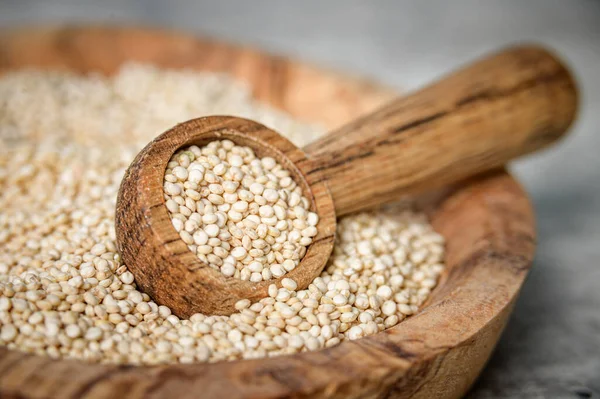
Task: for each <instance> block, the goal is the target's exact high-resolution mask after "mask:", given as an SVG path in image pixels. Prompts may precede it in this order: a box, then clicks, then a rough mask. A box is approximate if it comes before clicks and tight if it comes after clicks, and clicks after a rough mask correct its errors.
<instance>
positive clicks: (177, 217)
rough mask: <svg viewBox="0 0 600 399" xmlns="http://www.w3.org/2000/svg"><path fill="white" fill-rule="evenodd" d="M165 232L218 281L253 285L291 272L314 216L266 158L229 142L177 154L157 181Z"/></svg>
mask: <svg viewBox="0 0 600 399" xmlns="http://www.w3.org/2000/svg"><path fill="white" fill-rule="evenodd" d="M164 192H165V201H166V206H167V209H168V210H169V214H170V216H171V220H172V222H173V226H174V227H175V230H177V232H178V233H179V235H180V237H181V239H182V240H183V241H184V242H185V243H186V244H187V245H188V248H189V249H190V250H191V251H192V252H194V253H195V254H196V255H197V256H198V258H199V259H200V260H201V261H203V262H204V263H207V264H208V265H209V266H210V267H212V268H215V269H217V270H220V271H221V273H223V274H224V275H226V276H229V277H234V278H239V279H241V280H250V281H252V282H260V281H263V280H270V279H271V278H279V277H282V276H283V275H285V274H286V273H287V272H290V271H292V270H294V269H295V268H296V266H298V263H299V262H300V260H301V259H302V257H303V256H304V254H305V253H306V248H307V247H308V246H309V245H310V244H311V243H312V241H313V237H314V236H316V235H317V228H316V225H317V223H318V221H319V216H318V215H317V214H316V213H314V212H310V211H309V205H310V203H309V201H308V199H307V198H305V197H303V196H302V190H301V188H300V187H299V186H298V185H296V183H295V182H294V180H293V179H292V178H291V177H290V173H289V171H287V170H285V169H284V168H283V167H282V166H281V165H280V164H278V163H277V162H276V161H275V160H274V159H273V158H270V157H265V158H257V157H256V156H255V154H254V151H253V150H252V149H251V148H249V147H241V146H237V145H235V144H234V143H233V142H231V141H229V140H221V141H213V142H211V143H209V144H208V145H206V146H204V147H202V148H200V147H198V146H191V147H188V148H184V149H182V150H179V151H177V152H176V153H175V154H174V155H173V157H172V158H171V160H170V161H169V163H168V165H167V170H166V172H165V177H164Z"/></svg>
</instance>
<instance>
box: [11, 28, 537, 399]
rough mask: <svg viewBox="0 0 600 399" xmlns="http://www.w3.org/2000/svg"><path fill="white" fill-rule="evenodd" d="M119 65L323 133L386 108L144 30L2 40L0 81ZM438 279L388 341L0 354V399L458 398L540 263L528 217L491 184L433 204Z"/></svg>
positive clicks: (370, 88) (352, 84)
mask: <svg viewBox="0 0 600 399" xmlns="http://www.w3.org/2000/svg"><path fill="white" fill-rule="evenodd" d="M125 61H138V62H148V63H153V64H156V65H159V66H162V67H168V68H182V67H185V68H193V69H196V70H202V71H218V72H226V73H229V74H231V75H233V76H235V77H237V78H239V79H243V80H246V81H247V82H248V83H249V84H250V85H251V87H252V89H253V93H254V95H255V96H256V97H257V98H258V99H259V100H261V101H265V102H268V103H270V104H271V105H274V106H276V107H278V108H280V109H283V110H284V111H286V112H288V113H290V114H292V115H293V116H295V117H296V118H300V119H304V120H308V121H312V122H320V123H322V124H324V125H325V126H327V127H329V128H335V127H337V126H339V125H340V124H341V123H343V122H345V121H348V120H351V119H352V118H353V117H354V116H355V115H359V114H363V113H365V112H368V111H371V110H373V109H375V107H376V106H378V105H381V104H383V103H384V102H386V101H389V100H391V99H392V97H393V92H392V91H391V90H389V89H386V88H383V87H381V86H377V85H375V84H372V83H370V82H368V81H365V80H360V79H356V78H352V77H348V76H345V75H341V74H337V73H334V72H331V71H324V70H322V69H319V68H314V67H311V66H308V65H306V64H302V63H297V62H292V61H289V60H286V59H282V58H279V57H273V56H269V55H265V54H262V53H260V52H257V51H254V50H250V49H247V48H242V47H236V46H231V45H229V44H224V43H219V42H214V41H210V40H203V39H197V38H193V37H190V36H187V35H183V34H179V33H174V32H166V31H160V30H151V29H143V28H124V27H123V28H122V27H66V28H64V27H59V28H33V29H22V30H14V31H4V32H1V33H0V74H1V73H4V72H6V71H8V70H11V69H18V68H30V67H35V68H49V69H62V70H65V69H66V70H72V71H77V72H82V73H85V72H90V71H100V72H102V73H112V72H114V71H115V70H116V69H117V68H118V67H119V65H121V64H122V63H123V62H125ZM427 209H428V212H429V214H430V218H431V221H432V224H433V226H434V228H435V229H436V230H437V231H438V232H439V233H440V234H442V235H443V236H444V237H445V238H446V259H445V263H446V271H445V272H444V275H443V276H442V278H441V281H440V282H439V284H438V286H437V287H436V288H435V289H434V291H433V292H432V295H431V297H430V298H429V300H428V302H427V303H425V304H424V305H423V306H422V307H421V309H420V311H419V312H418V313H417V314H415V315H413V316H412V317H410V318H408V319H407V320H405V321H403V322H402V323H400V324H399V325H397V326H395V327H393V328H391V329H388V330H386V331H385V332H382V333H379V334H376V335H374V336H370V337H367V338H363V339H360V340H357V341H351V342H350V341H349V342H343V343H341V344H340V345H338V346H336V347H333V348H329V349H325V350H321V351H317V352H308V353H302V354H298V355H290V356H283V357H277V358H269V359H257V360H245V361H236V362H223V363H216V364H210V365H208V364H192V365H170V366H160V367H134V366H127V365H121V366H118V365H99V364H90V363H86V362H83V361H78V360H66V359H50V358H47V357H43V356H37V355H32V354H25V353H22V352H20V351H14V350H9V349H7V348H0V397H3V398H32V399H33V398H91V399H100V398H108V399H112V398H119V397H128V398H145V397H151V398H171V397H178V398H195V397H204V398H222V397H227V398H244V397H246V398H247V397H254V398H258V397H260V398H284V397H294V398H301V397H310V398H316V397H322V398H358V397H361V398H367V397H372V398H408V397H414V398H434V397H435V398H458V397H460V396H462V395H463V394H464V393H465V392H467V390H468V389H469V387H470V386H471V385H472V383H473V381H474V380H475V379H476V377H477V375H478V374H479V373H480V371H481V369H482V368H483V366H484V364H485V363H486V361H487V359H488V358H489V356H490V353H491V352H492V350H493V348H494V346H495V345H496V342H497V341H498V338H499V336H500V334H501V332H502V330H503V328H504V326H505V324H506V322H507V319H508V317H509V315H510V313H511V310H512V308H513V305H514V303H515V300H516V298H517V295H518V292H519V290H520V288H521V286H522V284H523V281H524V279H525V278H526V276H527V273H528V271H529V268H530V266H531V261H532V258H533V253H534V249H535V229H534V218H533V213H532V209H531V204H530V202H529V200H528V199H527V196H526V194H525V193H524V192H523V190H522V189H521V187H520V186H519V184H518V183H517V182H516V181H515V180H514V179H513V178H512V177H511V176H510V175H508V174H507V173H506V172H505V171H503V170H497V171H494V172H490V173H488V174H486V175H482V176H478V177H477V178H473V179H470V180H469V181H464V182H462V183H460V184H457V185H455V186H454V187H453V188H452V189H451V190H448V191H444V192H442V193H440V194H439V195H438V196H436V197H435V199H434V200H432V201H431V203H429V205H428V207H427Z"/></svg>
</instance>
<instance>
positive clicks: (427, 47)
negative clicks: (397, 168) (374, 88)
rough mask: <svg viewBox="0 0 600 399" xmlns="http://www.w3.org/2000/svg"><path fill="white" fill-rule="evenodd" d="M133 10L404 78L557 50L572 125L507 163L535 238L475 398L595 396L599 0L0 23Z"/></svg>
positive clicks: (345, 4) (403, 82) (4, 7)
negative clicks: (526, 199) (492, 55)
mask: <svg viewBox="0 0 600 399" xmlns="http://www.w3.org/2000/svg"><path fill="white" fill-rule="evenodd" d="M42 21H43V22H49V21H51V22H65V21H77V22H85V21H95V22H97V21H104V22H111V23H141V24H146V25H148V24H149V25H158V26H166V27H171V28H181V29H184V30H187V31H190V32H196V33H206V34H209V35H212V36H216V37H220V38H224V39H230V40H233V41H239V42H243V43H249V44H252V45H257V46H260V47H262V48H265V49H268V50H270V51H275V52H279V53H284V54H289V55H292V56H295V57H300V58H303V59H306V60H310V61H313V62H316V63H320V64H324V65H329V66H332V67H336V68H339V69H345V70H348V71H351V72H355V73H359V74H363V75H367V76H370V77H372V78H374V79H377V80H379V81H381V82H385V83H387V84H391V85H393V86H395V87H398V88H414V87H417V86H419V85H421V84H424V83H425V82H427V81H429V80H430V79H432V78H434V77H436V76H439V75H440V74H442V73H443V72H445V71H447V70H449V69H451V68H452V67H455V66H457V65H459V64H460V63H463V62H465V61H467V60H469V59H472V58H473V57H475V56H477V55H480V54H482V53H484V52H486V51H490V50H493V49H496V48H497V47H499V46H501V45H505V44H508V43H514V42H523V41H528V42H529V41H534V42H540V43H545V44H547V45H549V46H551V47H554V48H555V49H557V50H558V51H559V52H560V53H561V54H563V56H564V57H565V58H566V59H567V60H568V61H569V63H570V64H571V66H572V67H573V69H574V70H575V72H576V74H577V76H578V79H579V83H580V85H581V88H582V91H583V96H584V100H583V104H582V112H581V115H580V118H579V121H578V123H577V125H576V127H575V129H574V132H573V135H572V136H571V137H570V138H569V139H568V140H567V141H566V142H565V143H564V145H563V146H561V147H560V149H553V150H550V151H547V152H545V153H543V154H540V155H536V156H534V157H531V158H528V159H527V160H524V161H521V162H519V163H518V164H517V165H515V166H514V168H513V170H514V171H515V173H516V174H517V175H518V177H519V178H520V179H521V181H522V182H523V184H524V185H525V186H526V188H527V190H528V191H529V193H530V194H531V197H532V199H533V202H534V204H535V207H536V211H537V217H538V229H539V249H538V255H537V259H536V261H535V266H534V268H533V271H532V272H531V275H530V277H529V279H528V281H527V283H526V284H525V286H524V288H523V292H522V295H521V297H520V299H519V302H518V304H517V307H516V310H515V313H514V315H513V317H512V319H511V321H510V323H509V326H508V327H507V330H506V332H505V334H504V336H503V338H502V340H501V342H500V344H499V346H498V348H497V349H496V352H495V354H494V356H493V358H492V359H491V361H490V363H489V365H488V367H487V368H486V370H485V371H484V373H483V374H482V376H481V378H480V379H479V381H478V383H477V384H476V386H475V387H474V389H473V390H472V392H471V393H470V395H469V396H470V397H471V398H520V397H523V398H590V397H600V289H599V288H598V285H599V284H600V266H599V265H598V255H600V250H599V247H600V227H599V226H600V153H599V148H600V134H599V132H598V126H599V125H600V73H599V72H600V2H599V1H592V0H588V1H584V0H563V1H559V0H535V1H534V0H522V1H519V0H497V1H475V0H472V1H468V0H460V1H443V0H440V1H429V0H422V1H369V2H367V1H358V0H356V1H354V0H346V1H343V0H335V1H313V0H311V1H295V2H291V1H266V0H260V1H242V0H240V1H184V0H171V1H162V0H151V1H146V2H143V1H129V2H126V1H117V0H109V1H87V2H86V1H76V0H71V1H58V0H46V1H42V0H40V1H7V0H0V26H15V25H22V24H26V23H27V24H30V23H36V22H42Z"/></svg>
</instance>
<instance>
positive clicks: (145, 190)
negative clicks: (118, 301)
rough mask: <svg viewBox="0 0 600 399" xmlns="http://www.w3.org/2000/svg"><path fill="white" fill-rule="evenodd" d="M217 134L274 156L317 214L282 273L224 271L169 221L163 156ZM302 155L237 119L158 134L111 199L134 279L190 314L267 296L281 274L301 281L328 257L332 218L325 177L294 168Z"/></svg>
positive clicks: (228, 309) (199, 122)
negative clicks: (257, 278) (254, 277)
mask: <svg viewBox="0 0 600 399" xmlns="http://www.w3.org/2000/svg"><path fill="white" fill-rule="evenodd" d="M224 139H228V140H231V141H233V142H235V143H236V144H238V145H242V146H248V147H250V148H252V149H254V151H255V153H256V155H258V156H259V157H265V156H270V157H272V158H275V159H277V161H278V162H279V163H280V164H281V165H282V166H283V167H284V168H285V169H287V170H288V171H290V172H291V175H292V177H293V179H294V181H296V182H297V183H298V184H299V185H300V187H301V188H302V191H303V193H304V196H305V197H306V198H308V199H309V201H310V203H311V210H312V211H314V212H317V213H318V215H319V216H320V220H319V224H318V228H319V231H318V234H317V235H316V236H315V237H314V239H313V243H312V244H311V245H310V246H309V247H308V250H307V251H306V254H305V255H304V257H303V258H302V261H301V263H300V264H299V265H298V267H296V268H295V269H294V270H292V271H291V272H288V273H287V274H285V275H284V276H283V277H281V278H278V279H271V280H268V281H261V282H259V283H254V282H251V281H242V280H240V279H237V278H233V277H226V276H225V275H224V274H223V273H221V272H220V271H219V270H215V269H213V268H211V267H209V266H208V265H207V264H205V263H204V262H202V261H201V260H200V259H198V257H197V256H196V254H194V253H193V252H192V251H190V250H189V249H188V246H187V244H186V243H184V242H183V240H182V239H181V238H180V237H179V233H177V231H176V230H175V228H174V227H173V224H172V223H171V217H170V216H169V214H168V212H167V208H166V206H165V200H164V191H163V181H164V174H165V170H166V168H167V164H168V162H169V160H170V159H171V157H172V156H173V154H174V153H175V152H176V151H177V150H178V149H179V148H181V147H184V146H190V145H192V144H196V145H199V146H203V145H206V144H208V143H209V142H211V141H214V140H224ZM305 160H306V154H304V152H302V151H301V150H300V149H298V148H297V147H296V146H294V145H293V144H292V143H291V142H290V141H289V140H287V139H286V138H284V137H283V136H281V135H279V134H277V133H275V132H274V131H273V130H271V129H268V128H267V127H265V126H263V125H261V124H259V123H256V122H253V121H250V120H247V119H241V118H234V117H226V116H212V117H205V118H198V119H193V120H191V121H188V122H185V123H181V124H179V125H177V126H175V127H174V128H172V129H170V130H168V131H166V132H165V133H163V134H161V135H160V136H158V137H157V138H156V139H154V140H153V141H152V142H150V143H149V144H148V145H147V146H146V147H145V148H144V149H142V151H140V153H139V154H138V155H137V157H136V158H135V159H134V161H133V162H132V163H131V166H130V167H129V168H128V169H127V172H126V173H125V176H124V177H123V181H122V183H121V187H120V189H119V195H118V198H117V210H116V219H115V228H116V233H117V247H118V249H119V253H120V254H121V256H122V259H123V262H124V263H125V264H126V265H128V267H129V270H131V272H132V273H133V274H134V276H135V281H136V284H137V285H138V286H139V287H140V288H141V289H142V290H143V291H144V292H145V293H147V294H148V295H150V296H151V297H152V298H153V299H154V300H155V301H156V302H158V303H159V304H161V305H166V306H169V308H171V310H172V311H173V312H174V313H175V314H176V315H178V316H180V317H190V316H191V315H193V314H194V313H204V314H231V313H233V312H234V311H235V307H234V305H235V303H236V302H237V301H239V300H240V299H245V298H247V299H250V300H251V301H252V302H256V301H257V300H259V299H261V298H264V297H266V296H268V288H269V285H271V284H277V285H278V286H279V287H281V280H282V279H283V278H286V277H287V278H291V279H294V281H296V283H297V284H298V286H299V287H300V288H302V289H304V288H306V287H308V285H309V284H310V283H311V282H312V281H313V280H314V279H315V277H316V276H318V275H319V274H320V273H321V271H322V270H323V266H324V265H325V264H326V263H327V260H328V259H329V255H330V254H331V250H332V249H333V241H334V238H335V227H336V219H335V211H334V209H333V201H332V199H331V196H330V195H329V191H328V190H327V186H326V183H325V182H324V181H320V182H317V181H314V178H312V177H310V175H309V174H308V173H307V171H302V170H299V169H298V168H297V166H296V165H301V164H303V162H304V161H305ZM304 176H307V178H306V179H305V178H304Z"/></svg>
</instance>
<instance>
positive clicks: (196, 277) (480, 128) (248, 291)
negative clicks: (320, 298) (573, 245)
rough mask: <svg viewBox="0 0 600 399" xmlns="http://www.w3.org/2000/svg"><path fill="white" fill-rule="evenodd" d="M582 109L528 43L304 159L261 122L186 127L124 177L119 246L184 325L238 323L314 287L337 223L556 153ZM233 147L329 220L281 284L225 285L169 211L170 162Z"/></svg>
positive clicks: (369, 120)
mask: <svg viewBox="0 0 600 399" xmlns="http://www.w3.org/2000/svg"><path fill="white" fill-rule="evenodd" d="M576 108H577V93H576V89H575V86H574V83H573V80H572V78H571V76H570V74H569V72H568V71H567V70H566V68H565V67H564V66H563V65H562V64H561V63H560V62H559V61H558V60H557V59H556V58H555V57H554V56H553V55H551V54H550V53H548V52H547V51H546V50H544V49H540V48H537V47H531V46H529V47H517V48H511V49H507V50H504V51H502V52H500V53H498V54H495V55H492V56H489V57H487V58H484V59H482V60H480V61H478V62H475V63H474V64H472V65H470V66H468V67H465V68H463V69H461V70H459V71H458V72H455V73H454V74H451V75H450V76H448V77H446V78H444V79H442V80H440V81H439V82H437V83H435V84H433V85H431V86H429V87H426V88H425V89H423V90H420V91H418V92H416V93H414V94H412V95H409V96H407V97H404V98H399V99H397V100H394V101H392V102H390V103H388V104H386V105H384V106H383V107H381V108H379V109H377V110H376V111H374V112H372V113H370V114H368V115H365V116H363V117H361V118H359V119H357V120H355V121H353V122H350V123H349V124H347V125H345V126H343V127H341V128H339V129H337V130H335V131H334V132H332V133H330V134H328V135H325V136H323V137H322V138H320V139H318V140H317V141H316V142H314V143H312V144H309V145H308V146H307V147H306V149H305V152H303V151H301V150H300V149H298V148H296V147H295V146H294V145H293V144H292V143H290V142H289V141H288V140H286V139H285V138H283V137H282V136H280V135H279V134H277V133H276V132H274V131H272V130H270V129H268V128H266V127H265V126H263V125H260V124H258V123H256V122H253V121H250V120H246V119H241V118H233V117H218V116H216V117H205V118H199V119H195V120H192V121H189V122H185V123H182V124H179V125H177V126H176V127H174V128H173V129H170V130H168V131H167V132H165V133H163V134H162V135H160V136H159V137H157V138H156V139H155V140H153V141H152V142H151V143H149V144H148V145H147V146H146V147H145V148H144V149H143V150H142V151H141V152H140V154H139V155H138V157H137V158H136V159H135V160H134V161H133V163H132V164H131V166H130V168H129V170H128V172H127V173H126V174H125V177H124V178H123V184H122V186H121V190H120V193H119V198H118V200H117V216H116V229H117V246H118V248H119V252H120V253H121V255H122V257H123V261H124V263H125V264H127V265H128V267H129V269H130V270H131V271H132V272H133V274H134V275H135V279H136V282H137V284H138V285H139V286H140V287H141V288H142V289H143V290H144V291H145V292H146V293H147V294H149V295H150V296H151V297H152V298H153V299H154V300H155V301H157V302H158V303H159V304H161V305H167V306H169V307H170V308H171V309H172V310H173V312H174V313H175V314H177V315H178V316H180V317H189V316H191V315H193V314H194V313H203V314H231V313H233V312H234V311H235V307H234V305H235V303H236V302H237V301H239V300H240V299H246V298H247V299H250V300H251V301H252V302H255V301H257V300H259V299H261V298H264V297H266V296H268V287H269V285H271V284H276V285H277V286H278V287H281V280H282V279H283V278H292V279H294V280H295V281H296V282H297V284H298V287H299V288H300V289H304V288H306V287H308V285H309V284H310V283H311V282H312V281H313V280H314V279H315V278H316V277H317V276H318V275H319V274H320V273H321V271H322V269H323V267H324V266H325V264H326V262H327V260H328V258H329V255H330V253H331V250H332V248H333V241H334V237H335V228H336V220H335V218H336V214H337V216H342V215H345V214H347V213H349V212H356V211H362V210H365V209H368V208H373V207H376V206H379V205H381V204H383V203H386V202H390V201H393V200H397V199H398V198H399V197H400V196H402V195H406V194H413V193H415V192H419V191H423V190H425V189H430V188H433V187H439V186H442V185H446V184H449V183H454V182H456V181H457V180H460V179H464V178H466V177H468V176H471V175H473V174H476V173H480V172H482V171H485V170H489V169H491V168H494V167H498V166H501V165H503V164H505V163H506V162H507V161H509V160H511V159H513V158H515V157H517V156H519V155H523V154H527V153H530V152H533V151H535V150H537V149H540V148H542V147H545V146H547V145H549V144H550V143H552V142H554V141H556V140H557V139H558V138H560V137H562V135H563V134H564V133H565V132H566V130H567V128H568V127H569V126H570V125H571V123H572V121H573V119H574V117H575V112H576ZM225 138H227V139H230V140H232V141H234V142H236V143H237V144H239V145H244V146H249V147H251V148H253V149H254V150H255V152H256V153H257V155H259V156H261V157H262V156H267V155H268V156H271V157H273V158H275V159H276V160H277V161H278V162H279V163H280V164H282V165H283V166H284V167H285V168H287V169H288V170H290V171H291V172H292V175H293V177H294V180H296V182H298V183H299V184H300V186H301V187H302V188H303V192H304V195H305V196H306V197H308V198H309V199H310V200H311V203H312V207H311V208H312V210H313V211H315V212H317V213H318V214H319V216H320V221H319V224H318V226H317V228H318V231H319V234H318V235H317V236H316V237H315V240H314V242H313V244H311V245H310V246H309V247H308V251H307V253H306V255H305V256H304V257H303V258H302V260H301V261H300V263H299V265H298V266H297V267H296V268H295V269H294V270H293V271H291V272H290V273H288V274H286V275H284V276H283V277H281V278H279V279H272V280H268V281H261V282H259V283H254V282H250V281H242V280H240V279H237V278H233V277H226V276H224V275H223V274H222V273H221V272H220V271H219V270H216V269H213V268H211V267H209V266H208V265H207V264H205V263H203V262H201V261H200V260H199V259H198V258H197V257H196V256H195V255H194V254H193V253H192V252H191V251H189V249H188V248H187V245H186V244H185V243H184V242H183V241H182V240H181V239H180V238H179V234H178V233H177V232H176V231H175V228H174V227H173V225H172V223H171V220H170V217H169V215H168V213H167V209H166V206H165V205H164V204H165V201H164V195H163V188H162V185H163V176H164V173H165V170H166V168H167V163H168V162H169V160H170V159H171V156H172V155H173V154H174V153H175V151H177V150H178V149H179V148H181V147H183V146H188V145H191V144H197V145H205V144H207V143H208V142H210V141H212V140H217V139H225ZM327 187H330V188H331V192H332V195H333V199H332V198H331V196H330V194H329V191H328V189H327ZM334 205H335V212H334V210H333V207H334Z"/></svg>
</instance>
